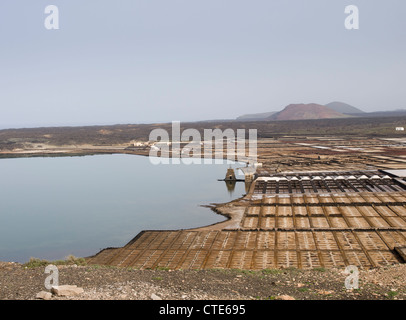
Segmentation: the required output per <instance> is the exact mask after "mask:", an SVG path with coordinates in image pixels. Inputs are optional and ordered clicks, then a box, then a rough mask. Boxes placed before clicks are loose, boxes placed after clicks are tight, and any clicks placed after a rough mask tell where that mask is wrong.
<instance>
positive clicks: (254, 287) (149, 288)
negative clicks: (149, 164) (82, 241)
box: [0, 262, 406, 300]
mask: <svg viewBox="0 0 406 320" xmlns="http://www.w3.org/2000/svg"><path fill="white" fill-rule="evenodd" d="M58 270H59V284H60V285H77V286H78V287H82V288H83V289H84V293H82V294H80V295H78V296H73V297H57V296H53V297H52V298H51V299H52V300H61V299H74V300H151V299H159V298H161V299H163V300H240V299H243V300H252V299H254V300H263V299H284V300H288V299H296V300H325V299H328V300H331V299H334V300H337V299H340V300H341V299H345V300H354V299H356V300H360V299H362V300H389V299H391V300H392V299H394V300H401V299H402V300H403V299H405V298H406V289H405V284H406V265H404V264H403V265H402V264H399V265H394V266H387V267H383V268H378V269H371V270H360V274H359V289H353V290H347V289H346V288H345V286H344V281H345V278H346V277H347V276H348V275H346V274H345V273H344V270H343V269H342V270H341V269H312V270H298V269H282V270H263V271H255V272H253V271H248V270H136V269H127V268H114V267H104V266H76V265H61V266H58ZM44 271H45V268H44V267H34V268H27V267H24V266H23V265H21V264H18V263H12V262H0V299H1V300H33V299H36V294H37V293H38V292H40V291H49V290H46V288H45V286H44V281H45V278H46V277H47V276H48V275H47V274H45V273H44Z"/></svg>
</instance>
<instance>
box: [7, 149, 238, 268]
mask: <svg viewBox="0 0 406 320" xmlns="http://www.w3.org/2000/svg"><path fill="white" fill-rule="evenodd" d="M231 166H232V167H233V168H237V167H240V166H241V164H232V165H231ZM228 167H229V165H228V164H222V165H218V164H217V165H214V164H213V165H185V164H180V165H153V164H151V163H150V162H149V159H148V157H142V156H134V155H98V156H85V157H61V158H17V159H0V177H1V179H0V192H1V193H0V261H16V262H26V261H28V260H29V258H30V257H36V258H41V259H48V260H56V259H63V258H64V257H66V256H67V255H69V254H73V255H75V256H78V257H85V256H90V255H93V254H95V253H97V252H98V251H99V250H100V249H102V248H106V247H120V246H123V245H125V244H126V243H127V242H128V241H130V240H131V239H132V238H134V237H135V236H136V235H137V234H138V233H139V232H140V231H142V230H172V229H185V228H194V227H200V226H205V225H209V224H213V223H216V222H220V221H224V220H225V217H223V216H221V215H218V214H215V213H214V212H213V211H211V210H210V209H209V208H204V207H201V206H200V205H207V204H210V203H222V202H228V201H230V200H232V199H236V198H238V197H241V196H242V195H244V194H245V186H244V183H243V182H238V183H237V184H236V186H235V190H234V191H233V192H230V191H229V190H228V189H227V188H226V185H225V182H224V181H217V179H223V178H224V176H225V173H226V169H227V168H228Z"/></svg>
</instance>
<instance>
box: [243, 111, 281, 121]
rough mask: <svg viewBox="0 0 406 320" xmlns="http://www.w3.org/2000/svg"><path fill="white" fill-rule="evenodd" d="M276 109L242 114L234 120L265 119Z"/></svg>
mask: <svg viewBox="0 0 406 320" xmlns="http://www.w3.org/2000/svg"><path fill="white" fill-rule="evenodd" d="M274 113H276V111H272V112H263V113H252V114H244V115H242V116H239V117H238V118H237V119H236V120H239V121H247V120H248V121H249V120H265V119H266V118H268V117H270V116H272V115H273V114H274Z"/></svg>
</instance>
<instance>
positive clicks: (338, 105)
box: [325, 101, 365, 114]
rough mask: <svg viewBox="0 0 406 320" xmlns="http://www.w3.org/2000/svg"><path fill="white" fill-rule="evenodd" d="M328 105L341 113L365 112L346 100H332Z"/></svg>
mask: <svg viewBox="0 0 406 320" xmlns="http://www.w3.org/2000/svg"><path fill="white" fill-rule="evenodd" d="M325 106H326V107H328V108H330V109H332V110H334V111H337V112H339V113H344V114H361V113H365V112H364V111H362V110H360V109H358V108H355V107H353V106H351V105H349V104H347V103H344V102H339V101H334V102H330V103H328V104H326V105H325Z"/></svg>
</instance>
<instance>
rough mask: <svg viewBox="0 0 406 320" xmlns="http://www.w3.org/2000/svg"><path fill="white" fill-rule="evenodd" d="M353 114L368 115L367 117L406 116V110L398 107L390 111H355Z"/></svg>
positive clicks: (357, 115) (358, 115) (356, 115)
mask: <svg viewBox="0 0 406 320" xmlns="http://www.w3.org/2000/svg"><path fill="white" fill-rule="evenodd" d="M351 115H352V116H355V117H367V118H378V117H380V118H382V117H404V116H406V110H405V109H398V110H390V111H375V112H364V113H353V114H351Z"/></svg>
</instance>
